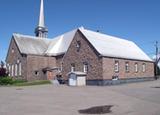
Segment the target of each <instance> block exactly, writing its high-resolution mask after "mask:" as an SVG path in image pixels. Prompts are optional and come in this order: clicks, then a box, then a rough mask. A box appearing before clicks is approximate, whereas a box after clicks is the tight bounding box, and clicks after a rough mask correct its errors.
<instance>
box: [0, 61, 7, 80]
mask: <svg viewBox="0 0 160 115" xmlns="http://www.w3.org/2000/svg"><path fill="white" fill-rule="evenodd" d="M4 65H5V64H4V62H3V61H1V63H0V77H2V76H3V77H4V76H7V71H6V68H5V67H4Z"/></svg>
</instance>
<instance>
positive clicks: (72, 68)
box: [71, 64, 75, 72]
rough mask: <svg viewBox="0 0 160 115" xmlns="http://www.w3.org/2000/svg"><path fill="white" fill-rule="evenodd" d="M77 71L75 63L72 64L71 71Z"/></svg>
mask: <svg viewBox="0 0 160 115" xmlns="http://www.w3.org/2000/svg"><path fill="white" fill-rule="evenodd" d="M74 71H75V64H71V72H74Z"/></svg>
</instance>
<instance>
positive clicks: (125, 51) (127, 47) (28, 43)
mask: <svg viewBox="0 0 160 115" xmlns="http://www.w3.org/2000/svg"><path fill="white" fill-rule="evenodd" d="M78 29H79V30H80V31H81V32H82V34H83V35H84V36H85V37H86V39H88V41H89V42H90V43H91V44H92V45H93V47H94V48H95V49H96V50H97V51H98V52H99V53H100V54H101V55H102V56H108V57H117V58H126V59H136V60H144V61H152V60H151V59H150V57H148V56H147V55H146V54H145V53H144V52H143V51H142V50H141V49H140V48H139V47H138V46H137V45H136V44H135V43H134V42H132V41H128V40H124V39H121V38H118V37H113V36H109V35H106V34H102V33H99V32H94V31H91V30H87V29H84V28H83V27H81V28H78ZM78 29H75V30H72V31H70V32H67V33H65V34H63V35H60V36H58V37H55V38H53V39H52V40H50V39H41V38H38V39H37V37H32V36H25V35H19V34H14V38H15V40H16V42H17V44H18V46H19V49H20V51H21V52H22V53H26V54H38V55H49V56H57V55H60V54H63V53H65V52H66V51H67V50H68V48H69V46H70V44H71V41H72V40H73V38H74V36H75V33H76V32H77V30H78Z"/></svg>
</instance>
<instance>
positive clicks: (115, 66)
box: [114, 61, 119, 72]
mask: <svg viewBox="0 0 160 115" xmlns="http://www.w3.org/2000/svg"><path fill="white" fill-rule="evenodd" d="M114 71H115V72H119V62H118V61H115V65H114Z"/></svg>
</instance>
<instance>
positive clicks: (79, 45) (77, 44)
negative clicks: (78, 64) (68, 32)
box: [76, 41, 81, 52]
mask: <svg viewBox="0 0 160 115" xmlns="http://www.w3.org/2000/svg"><path fill="white" fill-rule="evenodd" d="M76 48H77V52H79V50H80V48H81V42H80V41H77V43H76Z"/></svg>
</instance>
